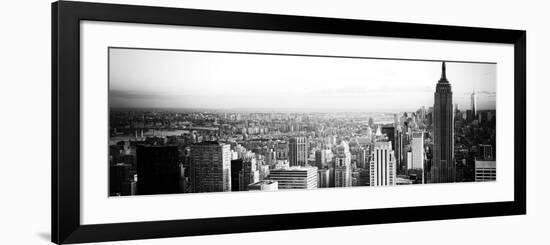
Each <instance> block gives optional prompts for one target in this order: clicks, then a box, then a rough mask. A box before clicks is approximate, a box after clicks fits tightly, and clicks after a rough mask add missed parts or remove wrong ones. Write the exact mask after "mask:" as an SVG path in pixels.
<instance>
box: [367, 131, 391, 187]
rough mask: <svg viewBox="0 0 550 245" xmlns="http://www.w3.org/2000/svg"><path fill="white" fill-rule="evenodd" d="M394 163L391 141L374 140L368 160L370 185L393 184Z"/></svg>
mask: <svg viewBox="0 0 550 245" xmlns="http://www.w3.org/2000/svg"><path fill="white" fill-rule="evenodd" d="M395 163H396V161H395V157H394V153H393V150H392V146H391V143H390V142H388V141H385V142H384V141H382V142H376V143H375V144H374V149H373V151H372V157H371V162H370V186H384V185H395V181H396V164H395Z"/></svg>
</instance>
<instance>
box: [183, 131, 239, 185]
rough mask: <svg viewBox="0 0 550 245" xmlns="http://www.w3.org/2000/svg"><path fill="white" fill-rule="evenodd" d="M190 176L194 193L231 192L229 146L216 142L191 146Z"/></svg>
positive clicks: (205, 142)
mask: <svg viewBox="0 0 550 245" xmlns="http://www.w3.org/2000/svg"><path fill="white" fill-rule="evenodd" d="M243 169H244V168H243ZM190 175H191V186H192V189H193V192H222V191H231V152H230V149H229V145H227V144H223V143H218V142H216V141H204V142H201V143H197V144H194V145H191V173H190Z"/></svg>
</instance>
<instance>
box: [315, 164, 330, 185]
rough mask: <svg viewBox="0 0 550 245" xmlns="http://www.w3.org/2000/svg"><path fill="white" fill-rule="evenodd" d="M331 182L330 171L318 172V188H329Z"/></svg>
mask: <svg viewBox="0 0 550 245" xmlns="http://www.w3.org/2000/svg"><path fill="white" fill-rule="evenodd" d="M329 182H330V170H328V169H326V168H321V169H319V170H317V187H318V188H327V187H329Z"/></svg>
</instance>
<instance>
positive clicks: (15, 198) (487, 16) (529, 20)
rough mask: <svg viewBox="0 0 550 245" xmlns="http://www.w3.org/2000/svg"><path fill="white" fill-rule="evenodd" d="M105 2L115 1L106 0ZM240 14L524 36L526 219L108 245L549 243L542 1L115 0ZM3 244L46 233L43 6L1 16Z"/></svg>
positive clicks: (36, 240)
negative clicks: (469, 29)
mask: <svg viewBox="0 0 550 245" xmlns="http://www.w3.org/2000/svg"><path fill="white" fill-rule="evenodd" d="M108 2H112V1H108ZM119 2H125V3H136V4H137V3H140V4H151V5H153V4H155V5H162V4H164V5H169V6H180V7H187V8H202V9H217V10H232V11H245V12H263V13H280V14H295V15H312V16H326V17H338V18H355V19H371V20H386V21H402V22H418V23H430V24H448V25H465V26H480V27H494V28H512V29H525V30H527V40H528V41H527V64H528V67H527V74H528V76H527V104H528V108H527V114H528V115H527V128H528V129H527V161H528V167H527V168H528V170H527V178H528V183H527V184H528V191H527V193H528V197H527V201H528V206H527V212H528V214H527V215H526V216H514V217H497V218H478V219H464V220H452V221H430V222H414V223H401V224H385V225H371V226H355V227H340V228H323V229H309V230H298V231H276V232H260V233H246V234H230V235H217V236H202V237H188V238H172V239H157V240H142V241H131V242H116V243H106V244H182V243H185V244H217V243H224V244H240V245H245V244H295V243H297V242H298V241H300V242H307V243H308V244H338V243H340V244H341V243H343V242H346V243H361V244H401V243H403V242H407V243H411V244H416V243H418V244H420V243H422V244H441V241H445V244H467V243H472V244H480V243H487V244H502V243H504V244H521V243H524V242H529V243H530V244H548V241H547V239H548V238H547V237H546V234H545V232H547V231H548V228H547V226H546V223H547V221H548V219H550V208H549V207H550V195H549V194H548V193H549V191H548V188H547V187H548V184H547V183H548V181H547V178H548V176H550V175H549V174H550V164H549V163H548V162H547V157H545V156H546V154H544V153H545V152H546V150H547V146H546V141H547V139H548V138H549V136H550V135H549V132H548V130H547V128H548V127H547V123H548V122H549V121H550V116H549V115H550V113H549V112H548V108H547V106H546V105H545V104H546V103H547V102H548V101H547V100H546V97H545V95H546V94H547V93H548V91H549V90H550V81H549V78H548V77H549V76H550V72H547V70H548V67H549V66H550V64H549V62H548V60H547V57H548V55H550V52H549V51H550V48H549V46H550V45H549V44H550V31H549V29H548V26H547V24H546V23H548V22H549V21H550V17H549V15H548V14H547V12H548V6H546V4H545V1H496V0H491V1H475V0H462V1H436V0H416V1H407V0H387V1H370V2H369V1H364V0H338V1H328V0H276V1H275V0H269V1H254V0H233V1H227V0H225V1H224V0H200V1H199V0H188V1H184V0H179V1H178V0H171V1H164V0H163V1H152V0H150V1H145V0H136V1H119ZM0 18H1V21H0V25H1V28H0V33H1V34H2V35H1V38H0V42H1V45H0V62H1V63H0V107H1V108H0V112H1V117H0V129H1V131H0V132H2V133H1V134H0V159H1V160H0V164H1V171H0V193H1V199H2V201H1V202H0V228H1V230H2V232H1V235H0V244H48V243H49V237H50V234H49V231H50V1H43V0H41V1H39V0H27V1H7V2H5V3H4V4H3V5H2V8H1V10H0ZM510 133H512V132H510Z"/></svg>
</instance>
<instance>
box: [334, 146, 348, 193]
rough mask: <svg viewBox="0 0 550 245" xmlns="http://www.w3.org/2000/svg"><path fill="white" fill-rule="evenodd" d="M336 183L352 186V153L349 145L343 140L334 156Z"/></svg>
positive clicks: (338, 185)
mask: <svg viewBox="0 0 550 245" xmlns="http://www.w3.org/2000/svg"><path fill="white" fill-rule="evenodd" d="M334 185H335V187H349V186H351V153H350V151H349V145H348V143H347V142H345V141H343V140H342V142H340V144H339V145H338V146H337V147H336V156H335V157H334Z"/></svg>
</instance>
